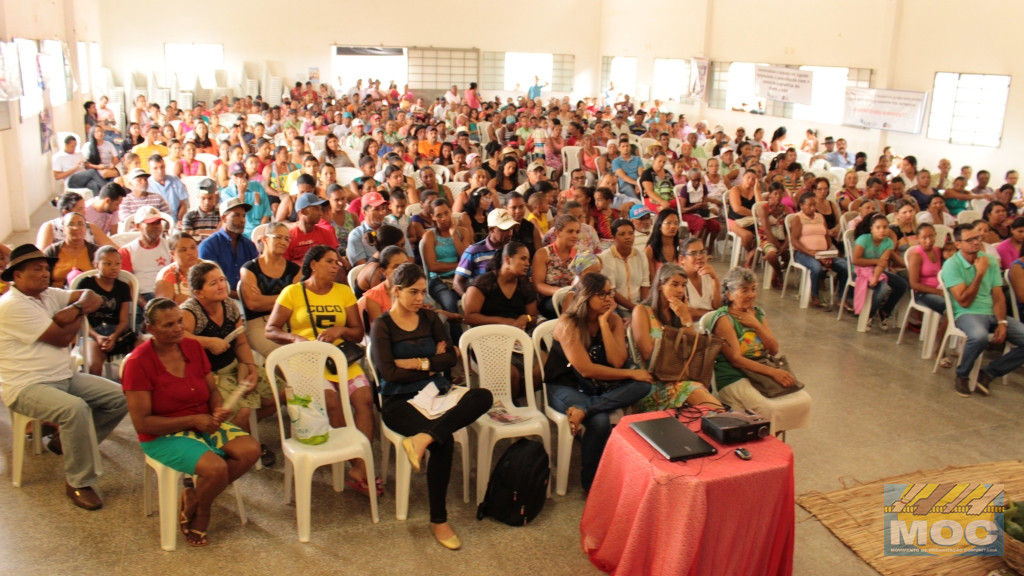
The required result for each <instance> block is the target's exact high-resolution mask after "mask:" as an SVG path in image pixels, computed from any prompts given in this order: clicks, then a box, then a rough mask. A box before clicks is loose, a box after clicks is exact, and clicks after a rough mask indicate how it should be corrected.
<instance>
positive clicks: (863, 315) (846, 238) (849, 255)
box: [836, 230, 875, 332]
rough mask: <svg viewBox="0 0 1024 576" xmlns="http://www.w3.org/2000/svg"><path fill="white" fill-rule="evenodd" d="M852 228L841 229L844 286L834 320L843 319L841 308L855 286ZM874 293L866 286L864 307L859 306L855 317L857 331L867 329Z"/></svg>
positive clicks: (865, 330) (873, 290)
mask: <svg viewBox="0 0 1024 576" xmlns="http://www.w3.org/2000/svg"><path fill="white" fill-rule="evenodd" d="M854 234H855V232H854V231H853V230H845V231H843V246H845V247H846V271H847V276H846V286H843V293H842V295H840V297H839V316H837V317H836V320H842V319H843V310H844V309H845V308H846V295H847V293H848V292H849V291H850V290H853V289H854V288H856V287H857V275H856V273H855V272H854V269H853V243H854V242H853V241H854ZM874 295H875V289H874V288H868V293H867V296H865V297H864V307H863V308H861V311H860V317H859V318H858V319H857V332H867V331H868V320H869V319H870V318H871V299H872V297H873V296H874Z"/></svg>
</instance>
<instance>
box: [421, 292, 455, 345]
mask: <svg viewBox="0 0 1024 576" xmlns="http://www.w3.org/2000/svg"><path fill="white" fill-rule="evenodd" d="M427 292H429V293H430V297H431V298H433V299H434V301H435V302H437V303H438V305H439V306H441V308H443V309H444V310H445V311H447V312H452V313H454V314H458V313H459V295H458V294H457V293H456V292H455V290H452V289H451V288H449V287H448V285H447V284H445V283H444V281H442V280H441V279H440V278H431V279H430V282H428V283H427ZM448 330H449V331H450V332H451V335H452V342H454V343H455V345H456V346H458V345H459V338H461V337H462V324H461V323H459V322H448Z"/></svg>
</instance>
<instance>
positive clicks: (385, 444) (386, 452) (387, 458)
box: [377, 417, 399, 485]
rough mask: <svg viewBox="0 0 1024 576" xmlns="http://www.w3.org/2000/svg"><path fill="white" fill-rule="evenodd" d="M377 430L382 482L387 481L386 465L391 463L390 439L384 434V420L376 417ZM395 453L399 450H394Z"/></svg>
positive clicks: (385, 482)
mask: <svg viewBox="0 0 1024 576" xmlns="http://www.w3.org/2000/svg"><path fill="white" fill-rule="evenodd" d="M377 432H378V434H380V478H381V480H382V481H383V484H382V485H384V484H387V483H388V467H389V466H390V465H391V441H389V440H388V439H387V438H386V437H385V436H384V420H383V418H380V417H378V418H377ZM395 453H396V455H397V454H399V452H398V451H397V450H396V452H395Z"/></svg>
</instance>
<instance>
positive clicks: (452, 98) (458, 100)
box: [444, 85, 462, 106]
mask: <svg viewBox="0 0 1024 576" xmlns="http://www.w3.org/2000/svg"><path fill="white" fill-rule="evenodd" d="M444 99H445V101H446V102H448V105H449V106H458V105H459V104H462V96H460V95H459V87H458V86H455V85H453V86H452V88H451V90H449V91H447V92H445V93H444Z"/></svg>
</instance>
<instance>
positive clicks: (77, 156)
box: [52, 135, 107, 196]
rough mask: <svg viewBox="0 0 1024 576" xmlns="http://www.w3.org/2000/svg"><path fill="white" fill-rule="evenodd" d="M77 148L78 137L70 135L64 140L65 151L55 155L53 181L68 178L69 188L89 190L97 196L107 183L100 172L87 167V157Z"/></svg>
mask: <svg viewBox="0 0 1024 576" xmlns="http://www.w3.org/2000/svg"><path fill="white" fill-rule="evenodd" d="M76 148H78V137H77V136H74V135H70V136H68V137H67V138H65V139H64V150H63V151H61V152H57V153H56V154H54V155H53V159H52V162H53V179H54V180H58V181H60V180H64V179H65V178H67V187H68V188H88V189H89V190H92V194H93V196H95V195H97V194H99V193H100V188H103V185H104V184H106V183H107V181H106V180H104V179H103V177H102V176H100V173H99V172H97V171H95V170H92V169H89V168H86V167H85V156H84V155H83V154H82V153H81V152H78V151H77V150H76Z"/></svg>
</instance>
